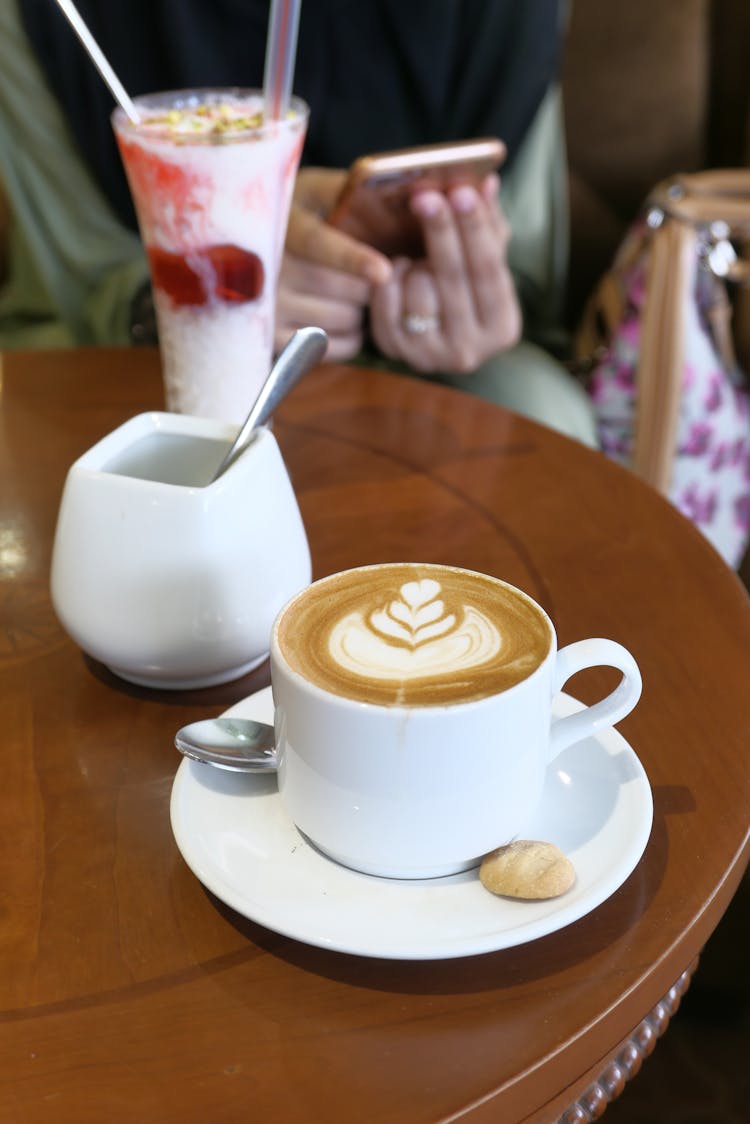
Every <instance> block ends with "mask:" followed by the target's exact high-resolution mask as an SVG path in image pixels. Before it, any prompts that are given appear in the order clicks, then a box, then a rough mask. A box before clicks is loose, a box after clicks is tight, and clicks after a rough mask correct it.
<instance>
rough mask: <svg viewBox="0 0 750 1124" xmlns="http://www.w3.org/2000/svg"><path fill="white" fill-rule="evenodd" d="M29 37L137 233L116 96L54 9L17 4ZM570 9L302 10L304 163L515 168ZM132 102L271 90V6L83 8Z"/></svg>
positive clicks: (92, 3)
mask: <svg viewBox="0 0 750 1124" xmlns="http://www.w3.org/2000/svg"><path fill="white" fill-rule="evenodd" d="M18 2H19V7H20V11H21V17H22V20H23V24H24V27H25V29H26V33H27V35H28V36H29V39H30V41H31V43H32V46H33V48H34V51H35V53H36V55H37V58H38V59H39V62H40V64H41V66H42V68H43V70H44V72H45V74H46V76H47V80H48V82H49V84H50V86H51V89H52V91H53V93H54V94H55V96H56V97H57V99H58V101H59V103H60V104H61V106H62V108H63V110H64V112H65V114H66V116H67V118H68V120H69V122H70V125H71V128H72V131H73V135H74V137H75V139H76V142H77V144H78V146H79V148H80V150H81V152H82V154H83V156H84V159H85V160H86V162H87V163H88V165H89V167H90V168H91V170H92V171H93V174H94V176H95V178H96V179H97V181H98V183H99V184H100V186H101V187H102V189H103V190H104V193H105V194H106V196H107V197H108V199H109V200H110V202H111V203H112V205H113V206H114V208H115V210H116V211H117V213H118V214H119V215H120V216H121V218H122V219H123V221H125V222H126V223H127V224H128V225H129V226H130V227H131V228H132V229H136V221H135V216H134V213H133V208H132V203H131V200H130V193H129V191H128V188H127V183H126V180H125V176H124V172H123V169H122V164H121V162H120V159H119V155H118V153H117V149H116V146H115V141H114V136H113V133H112V128H111V125H110V114H111V111H112V108H113V99H112V95H111V94H110V92H109V90H108V89H107V87H106V86H105V85H104V83H103V81H102V79H101V77H100V76H99V74H98V72H97V71H96V70H95V68H94V66H93V64H92V63H91V61H90V60H89V58H88V56H87V54H86V52H85V50H84V48H83V47H82V46H81V44H80V43H79V41H78V39H77V37H76V36H75V34H74V32H73V31H72V29H71V28H70V27H69V25H68V23H67V21H66V20H65V17H64V16H63V15H62V13H61V12H60V11H59V10H58V9H57V7H56V5H55V4H54V3H53V2H52V0H18ZM559 5H560V0H303V2H302V6H301V16H300V28H299V40H298V48H297V60H296V68H295V78H294V87H293V88H294V92H295V93H296V94H297V95H299V96H300V97H302V98H304V100H305V101H306V102H307V103H308V104H309V106H310V109H311V113H310V123H309V130H308V136H307V141H306V145H305V150H304V153H303V158H302V159H303V163H306V164H316V165H322V166H326V167H346V166H347V165H348V164H350V163H351V161H352V160H353V159H354V158H355V157H356V156H359V155H361V154H363V153H365V152H377V151H382V150H384V149H390V148H401V147H404V146H408V145H413V144H427V143H431V142H434V141H438V140H456V139H460V138H465V137H472V136H489V135H494V136H499V137H501V138H502V139H503V140H504V141H505V142H506V144H507V146H508V160H507V162H506V164H507V165H508V166H509V165H510V164H512V161H513V157H514V155H515V153H516V150H517V148H518V146H519V144H520V142H521V141H522V139H523V137H524V135H525V133H526V130H527V129H528V127H529V125H530V123H531V121H532V119H533V117H534V115H535V113H536V111H537V109H538V108H539V105H540V103H541V101H542V98H543V96H544V94H545V92H546V90H547V89H548V87H549V85H550V82H551V81H553V80H554V78H555V77H556V75H557V72H558V67H559V56H560V47H561V20H560V15H559ZM77 7H78V9H79V11H80V12H81V15H82V16H83V18H84V19H85V20H86V22H87V24H88V26H89V28H90V29H91V31H92V33H93V35H94V37H95V38H96V40H97V42H98V43H99V44H100V46H101V47H102V49H103V51H104V53H105V55H106V56H107V58H108V59H109V61H110V63H111V64H112V66H113V67H114V70H115V72H116V73H117V75H118V77H119V79H120V81H121V82H122V84H123V85H124V87H125V89H126V90H127V91H128V93H129V94H130V95H131V96H135V95H137V94H142V93H150V92H154V91H156V90H169V89H179V88H185V87H200V86H256V87H259V86H261V85H262V81H263V64H264V57H265V41H266V29H267V24H268V12H269V7H270V5H269V3H268V0H77Z"/></svg>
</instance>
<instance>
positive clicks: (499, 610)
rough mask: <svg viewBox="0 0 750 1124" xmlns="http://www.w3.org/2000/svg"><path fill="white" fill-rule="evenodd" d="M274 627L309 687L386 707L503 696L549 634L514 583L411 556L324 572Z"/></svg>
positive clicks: (533, 662) (539, 654) (544, 647)
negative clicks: (399, 560)
mask: <svg viewBox="0 0 750 1124" xmlns="http://www.w3.org/2000/svg"><path fill="white" fill-rule="evenodd" d="M275 635H276V638H277V640H278V645H279V648H280V650H281V652H282V654H283V656H284V658H285V659H286V660H287V661H288V662H289V664H290V666H291V667H292V668H293V669H294V670H295V671H297V672H298V673H299V674H300V675H302V676H303V677H304V678H305V679H307V680H308V681H309V682H310V683H311V684H312V685H313V686H316V687H320V688H321V689H322V690H324V691H331V692H333V693H334V694H337V695H343V696H344V697H346V698H349V699H352V700H355V701H357V702H368V703H375V704H381V705H385V706H441V705H445V704H448V703H455V702H470V701H472V700H474V699H481V698H485V697H486V696H488V695H495V694H498V693H499V692H500V691H505V690H507V689H508V688H510V687H513V686H514V685H515V684H516V683H519V682H520V681H521V680H522V679H525V678H526V677H527V676H529V675H531V674H532V673H533V672H534V671H535V670H536V668H537V667H538V666H539V665H540V663H542V661H543V660H544V659H545V658H546V656H547V654H548V653H549V651H550V646H551V639H552V634H551V631H550V627H549V624H548V622H547V619H546V617H545V615H544V613H543V612H542V611H541V610H540V609H539V607H538V606H537V605H535V604H534V602H533V601H531V600H530V598H528V597H527V596H526V595H525V594H524V593H522V592H521V591H520V590H517V589H514V588H513V586H510V585H507V584H506V583H505V582H502V581H499V580H498V579H497V578H492V577H489V576H488V575H486V574H478V573H476V572H474V571H472V570H462V569H459V568H458V567H453V566H441V565H438V564H434V563H414V562H403V563H397V562H388V563H383V564H381V565H374V566H361V567H359V568H358V569H354V570H346V571H344V572H343V573H340V574H332V575H331V576H330V577H327V578H322V579H320V581H317V582H315V583H313V585H311V586H310V587H309V588H308V589H306V590H303V591H302V593H300V594H298V596H297V597H296V598H295V599H294V600H293V601H292V602H291V603H290V604H289V605H288V606H287V607H286V609H285V610H284V611H283V613H282V614H281V616H280V618H279V621H278V622H277V625H276V629H275Z"/></svg>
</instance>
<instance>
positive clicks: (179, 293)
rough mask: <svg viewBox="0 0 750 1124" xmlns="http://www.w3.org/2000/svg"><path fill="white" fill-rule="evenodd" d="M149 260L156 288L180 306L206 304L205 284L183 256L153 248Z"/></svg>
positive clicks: (150, 250) (149, 252) (149, 253)
mask: <svg viewBox="0 0 750 1124" xmlns="http://www.w3.org/2000/svg"><path fill="white" fill-rule="evenodd" d="M148 258H149V261H150V263H151V280H152V281H153V284H154V288H156V289H161V290H162V292H164V293H166V294H167V296H168V297H170V298H171V300H172V301H174V303H175V304H176V305H178V306H183V305H200V304H205V303H206V292H205V289H204V287H203V282H202V281H201V279H200V277H199V276H198V274H197V273H196V272H195V270H194V269H192V268H191V267H190V266H189V265H188V263H187V262H186V261H185V259H184V257H183V256H182V254H171V253H170V252H169V251H168V250H161V249H159V248H158V247H153V246H152V247H151V248H150V249H149V251H148Z"/></svg>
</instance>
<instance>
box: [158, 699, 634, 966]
mask: <svg viewBox="0 0 750 1124" xmlns="http://www.w3.org/2000/svg"><path fill="white" fill-rule="evenodd" d="M580 709H581V704H580V703H579V702H577V701H576V700H575V699H572V698H571V697H570V696H569V695H564V694H561V695H560V696H558V698H557V699H556V700H555V706H554V712H555V714H569V713H572V712H573V711H575V710H580ZM227 714H229V715H240V716H243V717H247V718H255V719H258V720H260V721H264V722H272V721H273V702H272V699H271V689H270V687H266V688H265V689H264V690H262V691H258V692H257V693H256V694H255V695H251V696H250V697H249V698H247V699H244V700H243V701H242V702H240V703H238V704H237V705H236V706H234V707H232V708H231V709H230V710H229V711H227ZM652 815H653V803H652V798H651V788H650V786H649V783H648V778H647V777H646V774H645V772H644V769H643V766H642V765H641V763H640V761H639V760H638V758H637V757H636V755H635V753H634V752H633V750H632V749H631V748H630V746H629V745H628V743H627V742H626V741H625V739H624V738H623V737H622V735H621V734H619V733H617V731H616V730H612V729H610V730H604V731H603V732H602V733H600V734H598V735H597V736H596V737H595V738H588V739H586V740H585V741H582V742H579V743H578V745H575V746H572V747H571V748H569V749H567V750H565V751H563V753H562V754H561V755H560V756H559V757H558V758H557V760H556V761H555V763H554V765H553V766H550V768H549V770H548V772H547V779H546V784H545V788H544V794H543V797H542V804H541V807H540V809H539V811H538V814H537V818H536V822H535V823H534V824H533V825H532V827H531V829H530V830H529V831H528V833H527V835H528V837H529V838H532V839H544V840H547V841H549V842H552V843H556V844H557V845H558V847H560V849H561V850H562V851H564V853H565V854H566V855H567V856H568V857H569V858H570V860H571V861H572V862H573V864H574V866H575V869H576V872H577V880H576V883H575V885H574V886H573V888H572V889H571V890H569V891H568V892H567V893H566V894H564V895H562V897H559V898H555V899H548V900H546V901H538V902H520V901H510V900H508V899H506V898H500V897H496V896H494V895H493V894H490V893H489V892H488V891H487V890H485V889H484V887H483V886H482V885H481V883H480V881H479V876H478V873H477V870H476V869H475V870H470V871H465V872H464V873H463V874H455V875H452V876H451V877H449V878H436V879H430V880H425V881H399V880H391V879H386V878H375V877H372V876H370V875H367V874H358V873H357V872H355V871H353V870H348V869H347V868H346V867H343V866H339V865H338V864H337V863H335V862H333V861H331V860H330V859H328V858H326V857H325V856H324V855H322V854H321V853H320V852H318V851H317V850H315V848H314V847H312V846H311V845H310V844H309V843H308V842H307V841H306V840H305V839H304V838H303V837H302V836H301V835H300V833H299V832H298V831H297V829H296V828H295V827H294V825H293V824H292V823H291V821H290V820H289V819H288V818H287V816H286V813H285V812H284V810H283V808H282V806H281V802H280V799H279V795H278V791H277V787H276V778H275V776H262V775H260V774H242V773H230V772H227V771H225V770H220V769H215V768H213V767H212V766H210V765H201V764H198V763H197V762H193V761H188V760H183V762H182V764H181V765H180V767H179V769H178V770H177V776H176V777H175V781H174V785H173V788H172V800H171V819H172V830H173V832H174V836H175V839H176V841H177V846H178V847H179V849H180V851H181V853H182V856H183V858H184V859H185V862H186V863H187V864H188V866H189V867H190V869H191V870H192V871H193V873H194V874H195V875H196V876H197V877H198V878H199V879H200V881H201V882H202V883H203V884H204V886H206V887H207V889H209V890H210V891H211V892H212V893H213V894H215V895H216V897H217V898H219V899H220V900H221V901H223V902H225V903H226V904H227V905H229V906H231V907H232V908H233V909H235V910H237V912H238V913H241V914H242V915H243V916H245V917H248V918H250V919H251V920H252V921H256V922H258V923H259V924H261V925H265V926H266V927H267V928H269V929H273V930H275V931H276V932H279V933H282V934H284V935H286V936H288V937H294V938H295V939H296V940H299V941H304V942H306V943H307V944H312V945H319V946H320V947H322V948H330V949H336V950H338V951H340V952H349V953H357V954H359V955H361V956H376V957H383V958H387V959H404V960H427V959H443V958H448V957H455V956H471V955H474V954H476V953H481V952H492V951H495V950H497V949H503V948H510V947H512V946H514V945H518V944H523V943H524V942H525V941H531V940H535V939H536V938H537V937H542V936H545V935H546V934H548V933H552V932H555V931H556V930H558V929H561V928H563V926H565V925H569V924H570V923H571V922H572V921H576V920H578V918H579V917H582V916H584V914H586V913H589V912H590V911H591V910H592V909H594V908H595V907H596V906H598V905H600V904H601V902H603V901H605V900H606V899H607V898H608V897H609V896H610V895H611V894H613V893H614V892H615V890H617V888H618V887H619V886H621V885H622V883H623V882H624V881H625V879H626V878H627V877H628V875H629V874H630V873H631V871H632V870H633V868H634V867H635V865H636V864H637V862H638V860H639V859H640V857H641V855H642V854H643V851H644V849H645V847H646V843H647V842H648V837H649V834H650V831H651V820H652Z"/></svg>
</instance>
